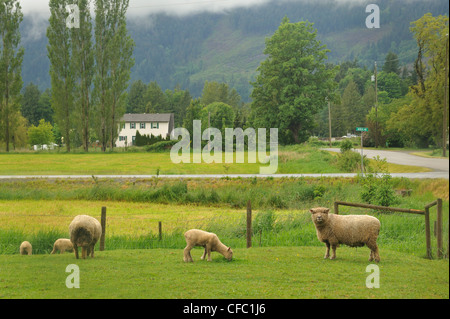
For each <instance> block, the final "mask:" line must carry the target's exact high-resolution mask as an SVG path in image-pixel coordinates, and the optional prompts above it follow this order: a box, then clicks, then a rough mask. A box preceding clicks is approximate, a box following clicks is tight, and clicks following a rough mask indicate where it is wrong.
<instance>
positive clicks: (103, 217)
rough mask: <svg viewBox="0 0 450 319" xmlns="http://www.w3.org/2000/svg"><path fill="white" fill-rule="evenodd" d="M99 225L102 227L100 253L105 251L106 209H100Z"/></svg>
mask: <svg viewBox="0 0 450 319" xmlns="http://www.w3.org/2000/svg"><path fill="white" fill-rule="evenodd" d="M100 224H101V225H102V235H101V236H100V251H103V250H105V232H106V207H105V206H103V207H102V217H101V221H100Z"/></svg>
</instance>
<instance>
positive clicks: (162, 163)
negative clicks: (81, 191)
mask: <svg viewBox="0 0 450 319" xmlns="http://www.w3.org/2000/svg"><path fill="white" fill-rule="evenodd" d="M235 155H236V154H235ZM247 155H248V154H247V152H246V153H245V161H246V162H245V163H236V161H234V163H225V155H223V161H222V163H212V164H206V163H201V164H196V163H192V160H191V163H180V164H175V163H173V162H172V161H171V158H170V153H169V152H163V153H146V152H117V153H116V152H114V153H98V152H92V153H88V154H86V153H80V154H77V153H54V152H53V153H52V152H50V153H11V154H4V153H3V154H0V175H58V174H61V175H111V174H118V175H127V174H143V175H156V174H162V175H178V174H258V173H259V170H260V167H261V166H268V164H261V163H259V162H258V161H257V163H248V162H247V161H248V157H247ZM191 157H192V156H191ZM333 159H334V156H333V155H332V154H330V153H329V152H325V151H321V150H318V149H317V148H314V147H309V146H298V145H296V146H287V147H280V149H279V159H278V171H277V173H284V174H289V173H292V174H294V173H297V174H302V173H303V174H306V173H323V174H325V173H342V171H340V170H339V169H338V168H337V167H336V166H335V165H333ZM389 171H390V172H391V173H399V172H424V171H429V169H427V168H422V167H415V166H404V165H395V164H389Z"/></svg>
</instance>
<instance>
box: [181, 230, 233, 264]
mask: <svg viewBox="0 0 450 319" xmlns="http://www.w3.org/2000/svg"><path fill="white" fill-rule="evenodd" d="M184 238H185V239H186V244H187V246H186V248H185V249H184V258H183V260H184V261H185V262H193V261H194V260H193V259H192V256H191V249H192V248H194V247H195V246H202V247H204V248H205V252H204V253H203V256H202V258H201V259H202V260H204V259H205V256H206V254H208V261H211V252H212V251H217V252H218V253H220V254H222V255H223V256H224V257H225V258H226V259H227V260H231V259H232V258H233V251H232V250H231V248H230V247H227V246H225V245H224V244H222V242H221V241H220V240H219V237H217V235H216V234H214V233H209V232H206V231H203V230H200V229H191V230H188V231H187V232H185V233H184Z"/></svg>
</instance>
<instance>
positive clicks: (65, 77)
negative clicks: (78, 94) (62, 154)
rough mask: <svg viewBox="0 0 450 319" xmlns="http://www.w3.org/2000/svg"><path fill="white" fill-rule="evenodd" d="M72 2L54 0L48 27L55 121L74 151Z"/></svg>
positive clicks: (51, 0) (68, 146) (66, 142)
mask: <svg viewBox="0 0 450 319" xmlns="http://www.w3.org/2000/svg"><path fill="white" fill-rule="evenodd" d="M70 3H71V1H68V0H50V3H49V6H50V19H49V23H50V25H49V27H48V28H47V38H48V45H47V52H48V57H49V59H50V80H51V85H52V99H51V101H52V108H53V110H54V112H55V113H54V115H55V122H56V124H57V125H58V127H59V128H60V130H61V134H62V136H63V137H64V143H65V144H66V148H67V151H68V152H70V148H71V141H70V132H71V129H72V126H73V120H72V116H73V108H74V74H73V65H72V56H71V52H72V39H71V36H70V35H71V29H70V28H68V27H67V25H66V18H67V16H68V13H67V11H66V5H68V4H70Z"/></svg>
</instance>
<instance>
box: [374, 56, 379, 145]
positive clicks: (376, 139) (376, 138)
mask: <svg viewBox="0 0 450 319" xmlns="http://www.w3.org/2000/svg"><path fill="white" fill-rule="evenodd" d="M377 91H378V84H377V61H375V148H378V92H377Z"/></svg>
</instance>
